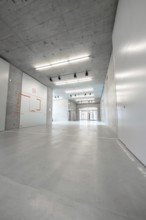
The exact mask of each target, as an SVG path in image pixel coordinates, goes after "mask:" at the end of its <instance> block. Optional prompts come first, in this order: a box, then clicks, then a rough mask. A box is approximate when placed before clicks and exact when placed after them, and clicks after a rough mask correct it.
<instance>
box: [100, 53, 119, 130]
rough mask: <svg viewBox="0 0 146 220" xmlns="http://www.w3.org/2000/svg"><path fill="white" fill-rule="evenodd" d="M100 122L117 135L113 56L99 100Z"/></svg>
mask: <svg viewBox="0 0 146 220" xmlns="http://www.w3.org/2000/svg"><path fill="white" fill-rule="evenodd" d="M100 105H101V107H100V111H101V113H100V114H101V121H104V122H105V123H106V124H107V125H108V126H109V127H110V128H111V129H112V130H113V131H114V132H115V133H117V98H116V82H115V72H114V62H113V56H111V59H110V63H109V68H108V72H107V77H106V80H105V85H104V90H103V94H102V98H101V104H100Z"/></svg>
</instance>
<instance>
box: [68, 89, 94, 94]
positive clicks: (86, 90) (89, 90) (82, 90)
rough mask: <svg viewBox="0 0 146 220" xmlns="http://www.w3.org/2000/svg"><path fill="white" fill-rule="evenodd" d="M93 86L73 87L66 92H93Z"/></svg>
mask: <svg viewBox="0 0 146 220" xmlns="http://www.w3.org/2000/svg"><path fill="white" fill-rule="evenodd" d="M92 91H93V88H84V89H73V90H66V91H65V92H66V93H67V94H73V93H84V92H92Z"/></svg>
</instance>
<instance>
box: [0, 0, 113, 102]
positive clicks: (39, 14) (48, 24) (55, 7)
mask: <svg viewBox="0 0 146 220" xmlns="http://www.w3.org/2000/svg"><path fill="white" fill-rule="evenodd" d="M116 7H117V0H61V1H60V0H7V1H6V0H1V1H0V56H1V57H3V58H5V59H6V60H8V61H9V62H10V63H12V64H14V65H15V66H17V67H18V68H20V69H21V70H22V71H24V72H26V73H28V74H29V75H31V76H33V77H34V78H36V79H38V80H39V81H40V82H42V83H43V84H45V85H47V86H51V87H53V88H54V91H55V94H56V95H60V94H61V95H62V96H64V95H65V93H64V89H65V88H72V86H67V87H66V86H65V87H59V89H58V88H57V87H55V86H54V85H53V83H51V82H50V81H49V77H48V76H52V77H55V76H58V75H65V74H71V75H70V78H73V73H74V72H77V73H78V72H81V73H82V72H83V73H84V72H85V71H86V70H89V75H90V76H93V81H92V82H89V83H82V84H78V85H74V87H77V88H79V87H80V88H84V87H91V86H93V88H94V89H95V95H96V98H97V100H99V99H100V97H101V93H102V89H103V84H104V80H105V77H106V73H107V68H108V63H109V59H110V55H111V51H112V30H113V25H114V19H115V13H116ZM82 54H90V55H91V56H92V58H91V59H90V60H89V61H84V62H80V63H79V62H78V63H74V64H70V65H66V66H65V65H64V66H61V67H55V68H51V69H47V70H45V71H36V70H35V68H34V67H35V66H37V65H41V64H44V63H51V62H54V61H58V60H60V59H67V58H70V57H75V56H79V55H82ZM80 75H83V74H79V76H80ZM65 78H66V77H65V76H62V79H65Z"/></svg>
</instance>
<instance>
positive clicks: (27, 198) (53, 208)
mask: <svg viewBox="0 0 146 220" xmlns="http://www.w3.org/2000/svg"><path fill="white" fill-rule="evenodd" d="M38 219H39V220H49V219H51V220H128V219H129V220H130V219H133V220H145V219H146V175H145V170H144V168H143V167H142V165H140V164H139V162H138V161H137V160H136V159H135V158H133V157H132V156H131V155H130V154H129V153H128V152H127V151H125V150H124V148H123V147H122V146H120V145H118V143H117V139H116V137H115V136H114V134H113V133H112V132H111V131H110V130H108V128H107V127H105V126H104V125H97V123H78V122H74V123H66V124H61V123H60V124H54V125H53V126H52V127H51V126H50V127H47V128H46V127H45V126H38V127H31V128H24V129H21V130H13V131H9V132H1V133H0V220H38Z"/></svg>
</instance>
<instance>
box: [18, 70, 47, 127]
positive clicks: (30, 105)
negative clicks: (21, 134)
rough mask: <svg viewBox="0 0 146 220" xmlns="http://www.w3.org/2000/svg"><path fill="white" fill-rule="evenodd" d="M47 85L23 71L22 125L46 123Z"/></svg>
mask: <svg viewBox="0 0 146 220" xmlns="http://www.w3.org/2000/svg"><path fill="white" fill-rule="evenodd" d="M46 111H47V87H46V86H44V85H43V84H41V83H40V82H38V81H37V80H35V79H33V78H32V77H30V76H28V75H27V74H25V73H23V79H22V93H21V114H20V127H28V126H35V125H41V124H46Z"/></svg>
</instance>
